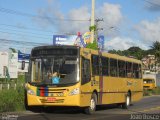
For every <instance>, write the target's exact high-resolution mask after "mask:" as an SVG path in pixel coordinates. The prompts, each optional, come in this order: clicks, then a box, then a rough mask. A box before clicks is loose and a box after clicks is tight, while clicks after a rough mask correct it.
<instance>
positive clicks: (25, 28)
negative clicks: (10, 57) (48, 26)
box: [0, 24, 52, 33]
mask: <svg viewBox="0 0 160 120" xmlns="http://www.w3.org/2000/svg"><path fill="white" fill-rule="evenodd" d="M0 26H6V27H13V28H18V29H24V30H35V31H42V32H47V33H52V31H46V30H42V29H36V28H32V27H20V26H16V25H9V24H0Z"/></svg>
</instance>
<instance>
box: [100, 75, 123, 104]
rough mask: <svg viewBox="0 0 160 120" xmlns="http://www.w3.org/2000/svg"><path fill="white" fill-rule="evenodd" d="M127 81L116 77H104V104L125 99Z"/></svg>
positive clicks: (120, 101)
mask: <svg viewBox="0 0 160 120" xmlns="http://www.w3.org/2000/svg"><path fill="white" fill-rule="evenodd" d="M125 95H126V82H125V81H124V80H123V79H120V78H115V77H103V102H102V103H103V104H111V103H122V102H124V101H125Z"/></svg>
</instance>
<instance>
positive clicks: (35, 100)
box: [27, 94, 80, 106]
mask: <svg viewBox="0 0 160 120" xmlns="http://www.w3.org/2000/svg"><path fill="white" fill-rule="evenodd" d="M27 101H28V106H80V95H79V94H78V95H72V96H66V97H41V96H35V95H30V94H27Z"/></svg>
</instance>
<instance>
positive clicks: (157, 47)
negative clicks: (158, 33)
mask: <svg viewBox="0 0 160 120" xmlns="http://www.w3.org/2000/svg"><path fill="white" fill-rule="evenodd" d="M151 49H152V51H153V52H154V55H155V58H156V60H157V63H160V42H158V41H156V42H153V45H152V46H151Z"/></svg>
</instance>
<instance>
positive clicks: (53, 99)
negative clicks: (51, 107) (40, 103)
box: [47, 97, 56, 102]
mask: <svg viewBox="0 0 160 120" xmlns="http://www.w3.org/2000/svg"><path fill="white" fill-rule="evenodd" d="M55 100H56V98H53V97H49V98H47V101H49V102H53V101H55Z"/></svg>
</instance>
